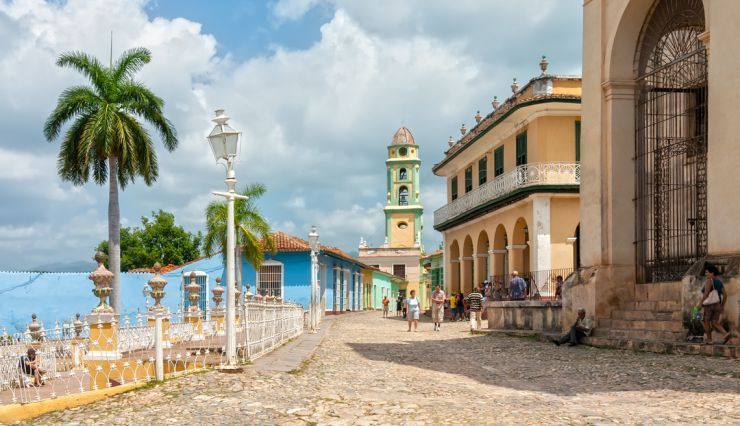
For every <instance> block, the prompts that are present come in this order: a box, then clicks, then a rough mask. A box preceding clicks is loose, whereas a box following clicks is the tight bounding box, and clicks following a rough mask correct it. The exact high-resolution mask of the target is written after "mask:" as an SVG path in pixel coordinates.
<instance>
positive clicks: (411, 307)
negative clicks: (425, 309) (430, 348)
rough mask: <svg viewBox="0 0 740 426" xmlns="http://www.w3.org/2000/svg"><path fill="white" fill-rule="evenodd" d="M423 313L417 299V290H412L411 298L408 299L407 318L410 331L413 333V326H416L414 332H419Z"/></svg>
mask: <svg viewBox="0 0 740 426" xmlns="http://www.w3.org/2000/svg"><path fill="white" fill-rule="evenodd" d="M420 313H421V303H420V302H419V299H417V297H416V290H411V293H410V296H409V298H408V299H406V315H407V316H406V318H408V321H409V330H408V331H411V325H412V324H413V326H414V331H417V328H418V327H419V314H420Z"/></svg>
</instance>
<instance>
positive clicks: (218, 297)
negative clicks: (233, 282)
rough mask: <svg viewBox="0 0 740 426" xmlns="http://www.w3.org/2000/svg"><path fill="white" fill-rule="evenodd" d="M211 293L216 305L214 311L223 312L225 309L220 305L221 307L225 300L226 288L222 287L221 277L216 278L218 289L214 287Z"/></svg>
mask: <svg viewBox="0 0 740 426" xmlns="http://www.w3.org/2000/svg"><path fill="white" fill-rule="evenodd" d="M211 293H213V303H215V306H214V307H213V311H214V312H216V311H221V310H222V309H223V308H222V307H221V306H219V305H221V302H223V300H224V298H223V294H224V288H223V287H221V277H217V278H216V287H213V289H211Z"/></svg>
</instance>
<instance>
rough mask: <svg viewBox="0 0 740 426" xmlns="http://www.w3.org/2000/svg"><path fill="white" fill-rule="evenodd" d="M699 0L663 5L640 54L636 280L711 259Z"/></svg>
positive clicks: (675, 276) (662, 0)
mask: <svg viewBox="0 0 740 426" xmlns="http://www.w3.org/2000/svg"><path fill="white" fill-rule="evenodd" d="M703 32H704V6H703V3H702V1H701V0H658V1H657V2H656V3H655V5H654V6H653V9H652V10H651V12H650V14H649V15H648V18H647V20H646V22H645V25H644V26H643V30H642V33H641V36H640V42H639V44H638V50H637V52H636V58H635V61H636V65H637V67H636V69H637V76H636V83H637V96H636V99H635V102H636V110H635V113H636V129H635V130H636V135H635V168H636V189H635V192H636V193H635V200H636V203H635V207H636V209H635V221H636V227H635V228H636V234H637V235H636V246H635V253H636V266H637V268H636V274H637V277H636V278H637V282H639V283H651V282H664V281H676V280H680V279H681V277H682V276H683V274H684V273H685V272H686V270H687V269H688V268H689V267H690V266H691V264H693V263H694V262H695V261H696V260H697V259H698V258H700V257H702V256H704V255H706V253H707V127H708V120H707V52H706V48H705V47H704V45H703V44H702V42H701V41H700V40H699V35H700V34H701V33H703Z"/></svg>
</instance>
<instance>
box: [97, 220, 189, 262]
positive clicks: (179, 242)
mask: <svg viewBox="0 0 740 426" xmlns="http://www.w3.org/2000/svg"><path fill="white" fill-rule="evenodd" d="M141 225H142V227H141V228H133V227H132V228H121V270H122V271H128V270H131V269H136V268H151V267H152V265H154V263H156V262H159V263H160V264H162V265H169V264H174V265H181V264H183V263H186V262H190V261H191V260H193V259H195V258H197V257H198V256H199V255H200V245H201V242H202V241H203V236H202V235H201V233H200V232H198V233H197V234H192V233H190V232H188V231H186V230H184V229H183V228H182V227H181V226H178V225H177V224H176V223H175V215H173V214H172V213H169V212H166V211H163V210H159V211H157V212H152V218H151V219H150V218H148V217H142V218H141ZM97 250H99V251H102V252H104V253H106V254H107V253H108V242H107V241H102V242H101V243H100V244H99V245H98V248H97Z"/></svg>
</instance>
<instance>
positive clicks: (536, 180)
mask: <svg viewBox="0 0 740 426" xmlns="http://www.w3.org/2000/svg"><path fill="white" fill-rule="evenodd" d="M580 183H581V165H580V164H579V163H530V164H524V165H521V166H517V167H516V168H515V169H513V170H511V171H509V172H507V173H504V174H502V175H500V176H497V177H496V178H494V179H493V180H492V181H490V182H488V183H485V184H483V185H481V186H479V187H478V188H476V189H474V190H473V191H470V192H468V193H467V194H465V195H463V196H462V197H460V198H458V199H457V200H455V201H453V202H451V203H449V204H447V205H444V206H442V207H441V208H439V209H438V210H437V211H435V212H434V225H435V226H437V225H440V224H442V223H445V222H447V221H448V220H450V219H454V218H455V217H457V216H460V215H462V214H463V213H466V212H468V211H470V210H472V209H474V208H476V207H478V206H481V205H483V204H485V203H487V202H489V201H493V200H496V199H497V198H501V197H504V196H506V195H508V194H511V193H512V192H514V191H516V190H518V189H521V188H527V187H531V186H537V185H579V184H580Z"/></svg>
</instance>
